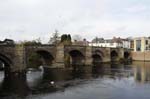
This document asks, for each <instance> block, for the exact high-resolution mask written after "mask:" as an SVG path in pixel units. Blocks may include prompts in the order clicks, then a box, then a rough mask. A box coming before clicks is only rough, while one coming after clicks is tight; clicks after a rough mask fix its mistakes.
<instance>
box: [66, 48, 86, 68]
mask: <svg viewBox="0 0 150 99" xmlns="http://www.w3.org/2000/svg"><path fill="white" fill-rule="evenodd" d="M69 55H70V56H71V58H70V63H71V65H83V64H84V62H85V56H84V55H83V53H82V52H80V51H79V50H71V51H70V52H69Z"/></svg>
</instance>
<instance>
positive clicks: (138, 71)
mask: <svg viewBox="0 0 150 99" xmlns="http://www.w3.org/2000/svg"><path fill="white" fill-rule="evenodd" d="M134 65H136V67H135V70H134V78H135V80H136V81H138V82H147V81H150V67H149V65H150V63H149V62H136V63H134Z"/></svg>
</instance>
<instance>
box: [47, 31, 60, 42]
mask: <svg viewBox="0 0 150 99" xmlns="http://www.w3.org/2000/svg"><path fill="white" fill-rule="evenodd" d="M58 39H59V33H58V30H55V32H54V33H53V34H52V37H51V38H50V40H49V42H48V43H49V44H57V43H58Z"/></svg>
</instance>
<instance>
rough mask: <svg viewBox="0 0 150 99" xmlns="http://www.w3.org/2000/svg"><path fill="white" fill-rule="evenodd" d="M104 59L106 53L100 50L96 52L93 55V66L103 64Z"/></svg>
mask: <svg viewBox="0 0 150 99" xmlns="http://www.w3.org/2000/svg"><path fill="white" fill-rule="evenodd" d="M103 57H104V53H103V52H102V51H100V50H95V51H94V53H93V54H92V59H93V61H92V63H93V65H96V64H99V63H101V62H102V60H103Z"/></svg>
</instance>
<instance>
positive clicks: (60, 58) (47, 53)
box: [0, 45, 129, 72]
mask: <svg viewBox="0 0 150 99" xmlns="http://www.w3.org/2000/svg"><path fill="white" fill-rule="evenodd" d="M128 52H129V51H128V50H126V49H123V48H104V47H89V46H73V45H70V46H69V45H68V46H53V45H40V46H21V45H0V60H1V61H2V62H3V63H4V64H5V67H6V68H5V69H6V70H7V69H8V70H11V71H12V72H13V71H22V70H24V69H26V66H27V65H28V64H29V61H30V60H29V57H30V55H31V54H33V53H37V54H38V55H40V56H41V57H42V62H43V64H44V65H48V66H52V67H59V68H66V64H67V63H70V64H80V65H92V64H93V63H97V62H110V61H112V60H113V61H118V60H119V59H121V58H124V56H126V57H127V54H126V53H128ZM124 53H125V54H124ZM128 55H129V54H128Z"/></svg>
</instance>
